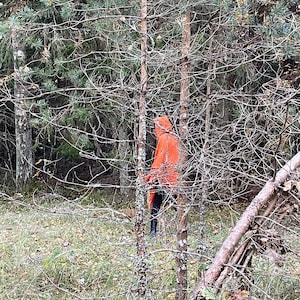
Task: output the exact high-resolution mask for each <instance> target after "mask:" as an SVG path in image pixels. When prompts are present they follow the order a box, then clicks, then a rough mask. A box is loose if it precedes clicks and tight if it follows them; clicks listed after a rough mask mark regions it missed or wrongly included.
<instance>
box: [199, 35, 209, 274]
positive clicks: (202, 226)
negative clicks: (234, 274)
mask: <svg viewBox="0 0 300 300" xmlns="http://www.w3.org/2000/svg"><path fill="white" fill-rule="evenodd" d="M211 50H212V39H210V42H209V54H211ZM210 56H211V55H209V57H210ZM211 76H212V62H209V63H208V68H207V85H206V87H207V89H206V98H207V100H206V110H205V129H204V142H203V147H202V162H203V173H202V178H201V182H202V190H201V192H202V199H201V201H200V203H199V215H200V222H199V244H198V254H199V264H200V266H201V265H203V263H204V262H203V259H202V258H203V255H204V254H205V251H206V241H205V231H206V210H207V201H208V180H209V162H208V160H209V154H208V150H209V133H210V127H211V99H210V98H211ZM201 270H202V268H201V267H200V269H199V272H198V277H199V278H200V277H201Z"/></svg>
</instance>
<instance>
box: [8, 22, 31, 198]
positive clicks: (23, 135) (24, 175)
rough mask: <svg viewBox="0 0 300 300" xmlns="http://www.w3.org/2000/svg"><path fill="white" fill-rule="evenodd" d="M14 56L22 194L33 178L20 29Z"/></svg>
mask: <svg viewBox="0 0 300 300" xmlns="http://www.w3.org/2000/svg"><path fill="white" fill-rule="evenodd" d="M11 40H12V47H13V56H14V72H15V82H14V106H15V135H16V190H17V191H18V192H22V191H23V190H24V189H25V187H26V185H27V184H28V183H29V181H30V180H31V178H32V133H31V126H30V111H29V110H30V104H29V103H28V101H27V100H26V98H25V92H26V90H25V86H24V80H23V77H24V74H25V73H26V66H25V53H24V51H23V45H22V39H21V34H20V32H19V28H16V27H13V28H12V30H11Z"/></svg>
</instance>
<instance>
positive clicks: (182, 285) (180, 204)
mask: <svg viewBox="0 0 300 300" xmlns="http://www.w3.org/2000/svg"><path fill="white" fill-rule="evenodd" d="M182 24H183V31H182V65H181V89H180V124H179V130H180V141H181V145H180V166H179V168H180V178H181V180H180V187H181V188H183V189H184V175H183V174H184V167H185V164H186V151H185V149H184V144H183V141H184V140H185V137H186V136H187V134H188V124H187V119H188V109H187V108H188V104H189V98H190V92H189V86H190V80H189V52H190V43H191V27H190V26H191V24H190V14H189V13H185V14H184V15H183V16H182ZM187 202H188V201H187V197H186V194H185V193H182V192H180V193H179V196H178V199H177V255H176V264H177V287H176V295H175V299H178V300H184V299H187V215H188V205H187Z"/></svg>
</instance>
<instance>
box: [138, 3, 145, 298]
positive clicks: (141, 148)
mask: <svg viewBox="0 0 300 300" xmlns="http://www.w3.org/2000/svg"><path fill="white" fill-rule="evenodd" d="M146 18H147V0H142V7H141V88H140V101H139V111H138V124H139V127H138V137H137V184H136V223H135V226H136V228H135V229H136V235H137V254H138V262H137V273H138V287H137V288H138V295H139V297H140V298H144V297H145V296H146V289H147V280H146V260H145V252H146V248H145V220H144V215H145V205H144V204H145V189H144V172H145V161H146V154H145V143H146V92H147V80H148V79H147V60H146V58H147V20H146Z"/></svg>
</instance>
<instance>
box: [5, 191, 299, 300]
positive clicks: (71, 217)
mask: <svg viewBox="0 0 300 300" xmlns="http://www.w3.org/2000/svg"><path fill="white" fill-rule="evenodd" d="M97 197H98V198H99V195H98V196H97ZM107 201H108V199H105V198H103V199H102V200H101V201H99V199H97V200H95V198H94V197H93V196H92V195H88V196H87V197H86V198H83V199H80V200H72V201H70V200H66V199H65V198H63V197H59V196H55V197H54V196H53V195H47V194H44V195H36V196H31V197H30V199H29V200H28V199H27V200H26V199H18V200H16V201H6V200H4V199H1V198H0V205H1V211H0V299H1V300H6V299H7V300H10V299H20V300H21V299H24V300H25V299H26V300H27V299H28V300H29V299H30V300H37V299H47V300H48V299H49V300H50V299H51V300H56V299H57V300H62V299H64V300H65V299H85V300H88V299H89V300H91V299H94V300H98V299H99V300H100V299H113V300H119V299H120V300H123V299H138V297H137V296H136V293H135V290H136V287H137V276H136V262H137V255H136V237H135V233H134V217H131V216H130V214H131V210H130V209H132V208H129V210H128V209H127V208H126V209H124V208H123V209H122V208H113V206H109V205H108V203H107ZM241 211H242V208H241V207H240V208H239V209H238V211H236V210H234V209H233V208H232V207H229V206H215V205H211V206H210V207H209V210H208V215H207V262H208V261H209V258H211V257H213V255H214V253H215V251H216V250H217V249H218V247H219V246H220V245H221V243H222V241H223V239H224V237H226V235H227V233H228V232H229V230H230V228H231V227H232V226H234V224H235V221H236V220H237V219H238V217H239V215H240V213H241ZM126 215H128V217H127V216H126ZM159 224H160V226H159V234H158V236H157V237H155V238H153V237H151V236H149V235H148V229H149V223H147V227H146V230H147V235H146V247H147V250H146V252H147V254H146V262H147V267H148V273H147V279H148V290H149V294H148V295H147V297H148V298H147V299H157V300H160V299H162V300H164V299H174V295H175V282H176V272H175V260H174V257H175V255H174V253H175V250H176V242H175V231H176V212H175V211H174V210H172V209H170V210H167V211H164V212H163V213H162V216H161V217H160V220H159ZM189 224H190V225H189V269H188V270H189V272H188V273H189V285H190V290H192V289H193V288H194V287H195V285H196V279H197V272H198V269H199V264H198V258H197V254H196V253H197V246H198V238H197V231H198V226H199V222H198V220H197V214H196V213H195V212H193V211H191V217H190V221H189ZM295 230H297V232H294V233H293V232H286V236H285V239H286V241H287V243H289V244H291V246H292V248H293V249H294V250H296V249H298V253H299V247H300V241H299V227H298V228H295ZM297 234H298V235H297ZM284 256H285V257H284V261H285V263H284V264H283V266H281V267H278V266H276V265H274V264H272V263H271V262H270V259H269V258H268V257H267V256H266V255H264V254H263V255H259V256H257V257H256V258H255V260H254V262H255V267H254V268H253V272H252V273H253V281H254V284H255V286H256V288H254V287H253V294H255V295H256V299H274V300H276V299H286V300H297V299H298V300H299V299H300V262H299V256H297V255H296V253H288V254H286V255H284ZM207 262H203V265H202V268H203V269H205V264H206V263H207ZM228 286H230V283H229V284H228ZM224 295H226V293H225V292H224V293H223V297H222V298H220V299H222V300H226V299H229V298H227V297H226V296H224ZM209 299H219V298H216V297H213V296H211V298H209Z"/></svg>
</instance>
